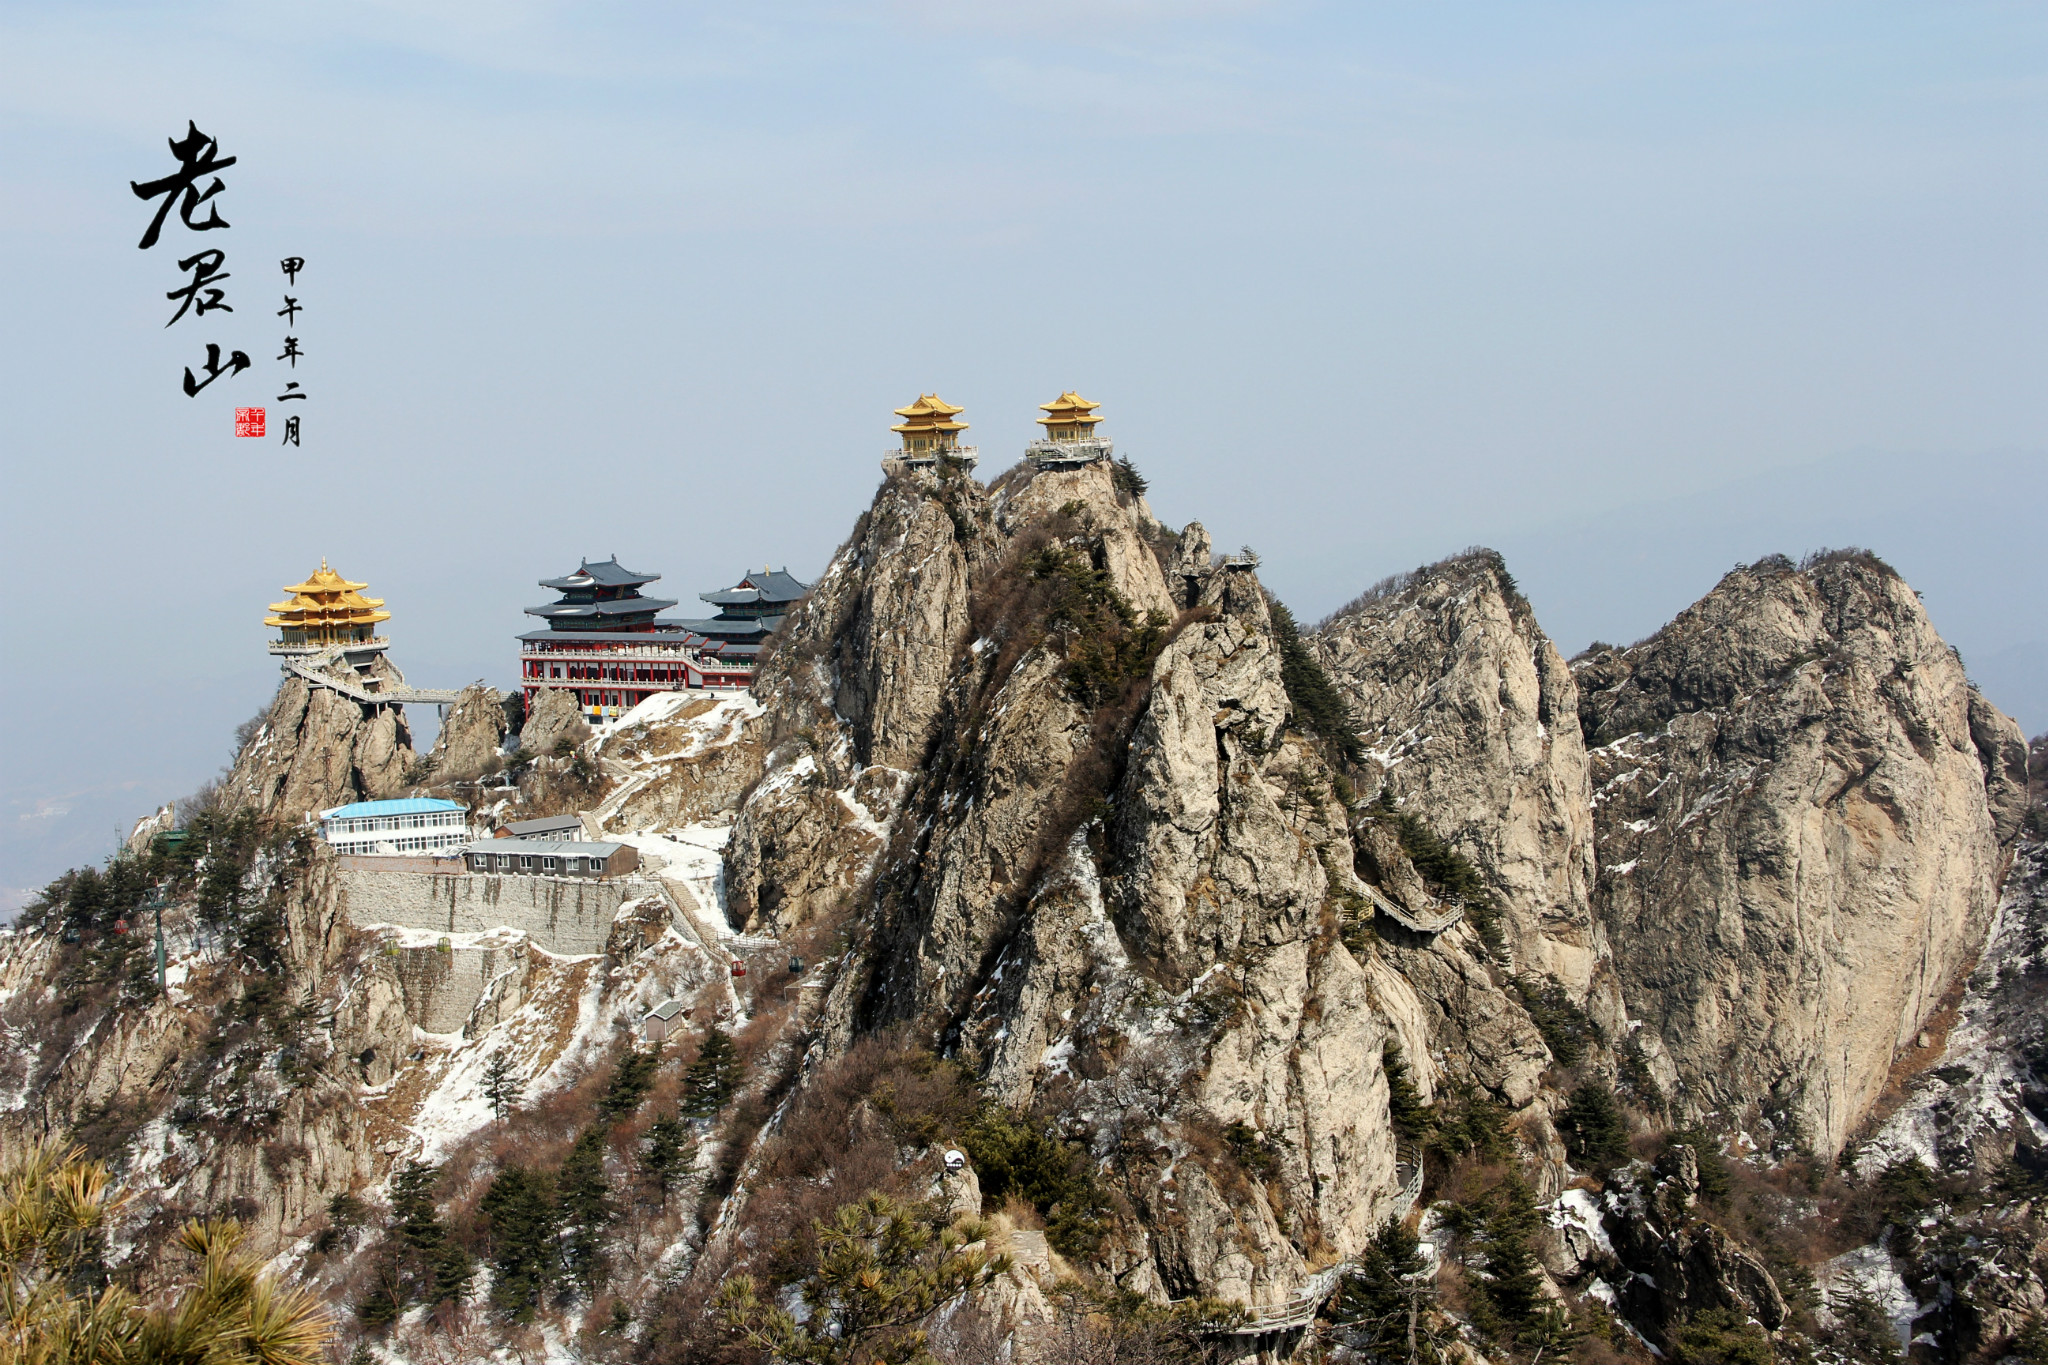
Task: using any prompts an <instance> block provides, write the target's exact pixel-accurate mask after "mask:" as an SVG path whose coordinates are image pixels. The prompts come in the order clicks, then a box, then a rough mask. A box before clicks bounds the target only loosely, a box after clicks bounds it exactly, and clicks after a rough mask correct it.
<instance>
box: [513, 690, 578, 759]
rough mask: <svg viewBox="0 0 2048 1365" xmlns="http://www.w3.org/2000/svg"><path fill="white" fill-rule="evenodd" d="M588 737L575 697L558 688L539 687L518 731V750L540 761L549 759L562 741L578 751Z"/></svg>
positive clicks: (571, 693) (560, 745)
mask: <svg viewBox="0 0 2048 1365" xmlns="http://www.w3.org/2000/svg"><path fill="white" fill-rule="evenodd" d="M589 738H590V722H588V721H586V720H585V719H583V712H582V710H581V709H580V708H579V707H578V706H577V704H576V694H575V693H574V692H569V691H565V690H563V689H562V688H558V687H550V688H543V689H542V690H541V691H540V692H539V693H538V694H537V695H536V696H535V697H534V699H533V706H532V708H531V709H530V710H528V711H527V713H526V723H525V724H524V725H523V726H521V727H520V730H519V747H520V748H522V749H524V750H526V752H528V753H530V754H534V755H536V756H538V757H541V758H551V757H553V756H554V753H555V751H556V750H557V749H559V748H561V747H562V745H563V743H564V742H565V741H566V742H567V744H568V745H569V747H570V748H572V749H573V748H579V747H581V746H582V745H583V743H584V742H585V741H587V740H588V739H589Z"/></svg>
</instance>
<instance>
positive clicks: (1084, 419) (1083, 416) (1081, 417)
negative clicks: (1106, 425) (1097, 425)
mask: <svg viewBox="0 0 2048 1365" xmlns="http://www.w3.org/2000/svg"><path fill="white" fill-rule="evenodd" d="M1101 406H1102V404H1100V403H1097V402H1095V401H1094V400H1093V399H1089V398H1083V397H1082V396H1081V395H1080V394H1078V393H1075V392H1074V391H1073V390H1072V389H1068V390H1067V391H1066V392H1065V393H1063V394H1061V395H1060V396H1059V397H1057V398H1055V399H1053V400H1052V401H1051V402H1050V403H1040V404H1039V405H1038V408H1039V411H1041V412H1044V413H1046V414H1047V415H1046V416H1044V417H1041V418H1039V419H1038V424H1039V425H1040V426H1051V425H1053V424H1055V423H1059V424H1061V425H1065V424H1067V423H1074V422H1079V423H1088V422H1100V421H1101V420H1102V419H1101V418H1100V417H1097V416H1096V415H1095V409H1097V408H1099V407H1101Z"/></svg>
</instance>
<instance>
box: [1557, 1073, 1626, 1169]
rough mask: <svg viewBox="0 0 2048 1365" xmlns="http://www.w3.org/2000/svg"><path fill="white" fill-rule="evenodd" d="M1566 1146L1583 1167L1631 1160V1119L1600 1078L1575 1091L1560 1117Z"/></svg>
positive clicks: (1558, 1122) (1560, 1127)
mask: <svg viewBox="0 0 2048 1365" xmlns="http://www.w3.org/2000/svg"><path fill="white" fill-rule="evenodd" d="M1557 1128H1558V1133H1559V1135H1560V1136H1562V1137H1563V1138H1564V1149H1565V1151H1566V1152H1567V1153H1569V1154H1570V1156H1571V1159H1572V1160H1573V1161H1576V1162H1579V1163H1580V1164H1581V1165H1584V1166H1591V1167H1607V1166H1612V1165H1614V1164H1615V1163H1617V1162H1620V1161H1625V1160H1627V1159H1628V1120H1627V1119H1625V1118H1624V1117H1623V1116H1622V1112H1621V1106H1620V1105H1618V1104H1616V1103H1615V1102H1614V1092H1613V1091H1611V1090H1609V1089H1608V1088H1607V1087H1606V1086H1604V1085H1602V1084H1601V1083H1600V1082H1598V1081H1586V1082H1583V1083H1582V1084H1580V1085H1579V1086H1578V1088H1577V1089H1575V1090H1573V1091H1572V1095H1571V1099H1570V1100H1568V1101H1567V1102H1566V1103H1565V1107H1564V1112H1563V1113H1561V1114H1559V1115H1558V1116H1557Z"/></svg>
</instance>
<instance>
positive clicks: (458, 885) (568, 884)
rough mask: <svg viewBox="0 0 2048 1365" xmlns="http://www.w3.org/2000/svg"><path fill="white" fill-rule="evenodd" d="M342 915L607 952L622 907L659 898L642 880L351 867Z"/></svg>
mask: <svg viewBox="0 0 2048 1365" xmlns="http://www.w3.org/2000/svg"><path fill="white" fill-rule="evenodd" d="M336 877H337V880H338V881H339V883H340V892H341V908H342V911H343V912H344V913H345V914H347V915H348V917H349V918H350V919H351V920H354V921H355V922H356V923H357V924H400V925H404V926H405V927H407V928H409V929H430V930H435V931H437V932H440V933H444V934H475V933H482V932H484V931H485V930H489V929H498V928H506V929H522V930H524V931H525V932H526V933H527V934H529V935H531V936H532V938H533V941H534V942H535V943H537V944H539V945H540V946H541V947H542V948H545V949H546V950H547V951H549V952H551V953H558V954H563V955H567V956H582V955H584V954H589V953H601V952H603V951H604V948H605V939H606V938H607V936H608V935H609V934H610V933H611V928H612V918H613V917H614V916H615V915H617V914H618V912H619V907H620V906H622V905H624V904H625V903H626V902H627V901H629V900H633V899H635V898H636V897H639V896H646V895H658V894H659V890H658V888H657V887H656V886H654V885H653V884H652V883H650V882H648V881H646V880H644V879H642V878H638V877H625V878H619V879H616V880H605V881H593V880H590V879H587V878H579V879H569V878H561V877H493V876H480V875H473V874H471V873H466V872H464V873H456V874H454V875H447V874H441V873H423V872H396V871H390V872H387V871H384V870H382V869H378V870H370V869H365V868H360V867H343V868H342V869H341V870H340V871H339V872H338V873H337V874H336Z"/></svg>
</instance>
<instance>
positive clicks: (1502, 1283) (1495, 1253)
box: [1480, 1173, 1546, 1333]
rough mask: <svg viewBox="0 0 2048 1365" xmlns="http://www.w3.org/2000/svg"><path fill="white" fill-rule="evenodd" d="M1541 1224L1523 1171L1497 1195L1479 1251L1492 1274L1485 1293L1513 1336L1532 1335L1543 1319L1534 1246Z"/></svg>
mask: <svg viewBox="0 0 2048 1365" xmlns="http://www.w3.org/2000/svg"><path fill="white" fill-rule="evenodd" d="M1542 1225H1543V1216H1542V1214H1540V1213H1538V1212H1537V1210H1536V1196H1535V1195H1534V1194H1533V1193H1532V1192H1531V1191H1530V1189H1529V1183H1528V1182H1527V1181H1526V1180H1524V1179H1523V1178H1522V1177H1521V1175H1520V1174H1519V1173H1517V1174H1513V1175H1510V1176H1508V1178H1507V1179H1506V1180H1503V1181H1502V1182H1501V1183H1500V1186H1499V1188H1498V1189H1497V1190H1495V1192H1494V1204H1493V1207H1492V1208H1491V1209H1489V1210H1488V1211H1487V1214H1486V1222H1485V1226H1484V1229H1483V1231H1482V1232H1481V1234H1480V1248H1481V1249H1482V1250H1483V1251H1484V1252H1485V1253H1486V1275H1487V1278H1486V1281H1485V1283H1484V1284H1483V1285H1482V1286H1481V1292H1482V1293H1483V1295H1484V1296H1485V1298H1486V1299H1487V1301H1488V1302H1489V1303H1490V1304H1491V1305H1492V1306H1493V1308H1494V1309H1495V1310H1496V1311H1497V1312H1498V1313H1499V1314H1500V1316H1501V1318H1502V1319H1504V1320H1505V1324H1506V1326H1507V1328H1508V1330H1509V1331H1510V1332H1517V1333H1519V1332H1524V1331H1527V1330H1528V1329H1529V1328H1531V1327H1535V1326H1538V1325H1539V1324H1540V1323H1541V1321H1542V1317H1543V1314H1542V1309H1543V1308H1544V1307H1545V1304H1546V1300H1545V1297H1544V1294H1543V1272H1542V1270H1541V1269H1540V1268H1539V1267H1538V1266H1537V1263H1536V1249H1535V1247H1534V1246H1533V1245H1532V1243H1533V1242H1534V1240H1535V1237H1536V1234H1537V1232H1538V1230H1539V1229H1540V1228H1541V1227H1542Z"/></svg>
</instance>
